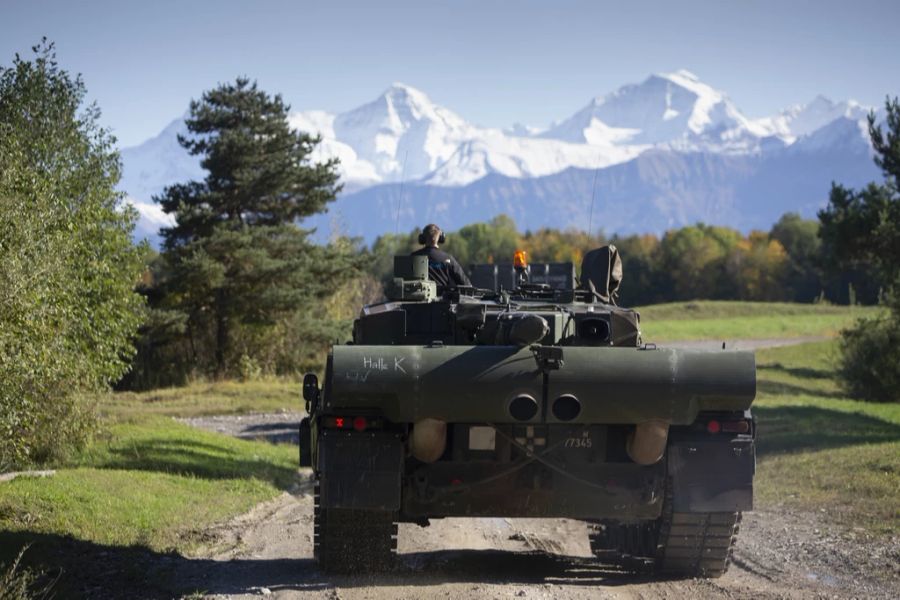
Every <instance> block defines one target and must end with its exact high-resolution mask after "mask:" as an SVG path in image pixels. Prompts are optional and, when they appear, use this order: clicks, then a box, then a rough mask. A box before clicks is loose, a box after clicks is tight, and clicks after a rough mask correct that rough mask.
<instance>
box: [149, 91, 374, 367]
mask: <svg viewBox="0 0 900 600" xmlns="http://www.w3.org/2000/svg"><path fill="white" fill-rule="evenodd" d="M288 110H289V106H288V105H286V104H285V103H284V102H283V101H282V99H281V96H279V95H275V96H274V97H273V96H270V95H268V94H267V93H266V92H264V91H262V90H259V89H258V88H257V85H256V83H255V82H254V83H251V82H250V81H249V80H248V79H244V78H239V79H237V81H236V82H235V83H233V84H231V83H230V84H224V85H220V86H219V87H217V88H215V89H213V90H210V91H208V92H206V93H204V94H203V97H202V98H201V100H199V101H193V102H191V107H190V117H189V118H188V119H187V128H188V131H189V135H186V136H183V137H179V142H180V143H181V145H182V146H183V147H184V148H186V149H187V150H188V151H189V152H190V153H191V154H193V155H199V156H201V157H202V161H201V165H202V166H203V168H204V169H206V171H207V172H208V174H207V176H206V178H205V180H204V181H202V182H196V181H192V182H188V183H184V184H179V185H174V186H171V187H169V188H167V189H166V190H165V192H164V193H163V195H162V197H160V198H157V201H158V202H160V204H161V205H162V207H163V209H164V210H165V211H166V212H168V213H170V214H172V215H173V216H174V217H175V219H176V223H175V225H174V226H173V227H171V228H168V229H164V230H163V236H164V240H165V242H164V258H165V259H166V262H167V263H168V265H169V267H170V269H169V277H168V279H167V281H165V282H164V285H165V286H166V288H167V291H166V301H165V305H167V307H168V308H178V309H179V310H181V311H183V312H184V313H186V315H187V331H188V333H189V335H190V336H191V348H192V349H193V350H192V352H193V353H194V355H193V357H192V358H193V360H194V362H195V363H201V364H202V363H203V362H204V358H203V356H201V354H202V349H203V348H204V347H212V348H213V352H212V354H213V360H214V367H215V371H216V373H217V374H218V375H220V376H222V375H225V374H226V373H227V371H228V368H229V366H233V364H234V363H235V360H236V357H235V356H232V353H231V345H232V338H233V332H234V330H235V328H236V327H240V326H266V325H273V324H274V323H275V322H276V321H277V320H278V319H279V318H280V317H283V316H284V315H286V314H288V313H290V312H292V311H294V310H297V309H298V307H308V306H309V303H310V302H311V301H314V300H316V299H319V298H322V297H323V296H324V295H326V294H327V293H328V292H329V291H331V290H333V289H334V287H333V286H334V285H336V284H337V283H339V282H340V281H343V279H344V278H345V277H347V276H350V275H355V274H356V265H355V263H354V260H353V258H352V257H351V256H349V255H347V253H341V252H337V251H335V250H334V249H333V248H329V247H323V246H317V245H315V244H313V243H311V242H310V241H309V239H308V236H309V231H306V230H303V229H301V228H300V227H298V226H297V224H296V222H297V221H298V220H299V219H302V218H303V217H307V216H310V215H312V214H315V213H318V212H321V211H323V210H325V208H326V206H327V204H328V202H331V201H332V200H334V199H335V195H336V194H337V192H338V191H339V190H340V186H339V185H338V183H337V181H338V176H337V173H336V171H335V167H336V165H337V161H336V160H328V161H325V162H320V163H315V164H313V163H311V161H310V153H311V152H312V150H313V149H314V147H315V145H316V144H317V143H319V139H318V138H315V137H311V136H310V135H308V134H306V133H301V132H296V131H294V130H292V129H291V127H290V125H289V123H288Z"/></svg>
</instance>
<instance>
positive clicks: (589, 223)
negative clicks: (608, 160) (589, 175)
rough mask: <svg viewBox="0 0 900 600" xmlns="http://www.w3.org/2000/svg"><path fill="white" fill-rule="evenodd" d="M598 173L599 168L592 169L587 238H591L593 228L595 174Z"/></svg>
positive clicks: (595, 188)
mask: <svg viewBox="0 0 900 600" xmlns="http://www.w3.org/2000/svg"><path fill="white" fill-rule="evenodd" d="M599 171H600V167H597V168H596V169H594V180H593V181H592V182H591V213H590V214H591V216H590V218H589V219H588V230H587V234H588V237H589V238H590V237H591V229H592V228H593V226H594V196H595V195H596V192H597V173H598V172H599Z"/></svg>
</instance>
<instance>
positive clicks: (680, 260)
mask: <svg viewBox="0 0 900 600" xmlns="http://www.w3.org/2000/svg"><path fill="white" fill-rule="evenodd" d="M818 228H819V224H818V222H817V221H814V220H805V219H802V218H801V217H800V216H798V215H796V214H790V213H789V214H787V215H785V216H784V217H782V219H781V220H780V221H779V222H778V223H777V224H776V225H775V226H774V227H773V228H772V230H771V231H770V232H768V233H766V232H762V231H752V232H750V233H749V234H747V235H743V234H741V233H740V232H739V231H737V230H734V229H730V228H727V227H717V226H710V225H704V224H702V223H700V224H697V225H689V226H686V227H682V228H680V229H672V230H670V231H667V232H666V233H665V235H663V236H662V238H660V237H657V236H656V235H653V234H643V235H629V236H613V237H612V238H609V239H606V238H604V236H603V235H599V236H593V235H588V234H587V233H585V232H584V231H579V230H576V229H568V230H559V229H551V228H542V229H539V230H537V231H526V232H524V233H521V232H519V231H518V230H517V229H516V226H515V223H514V222H513V221H512V219H510V218H509V217H507V216H505V215H501V216H499V217H496V218H494V219H493V220H492V221H490V222H487V223H474V224H471V225H467V226H465V227H462V228H460V229H459V230H458V231H454V232H448V233H447V243H446V245H445V246H444V248H445V249H446V250H447V251H448V252H450V253H452V254H454V255H455V256H456V257H457V259H458V260H459V261H460V263H462V264H463V265H470V264H475V263H490V262H496V263H510V262H511V261H512V255H513V252H514V250H515V249H523V250H525V251H526V252H527V253H528V257H529V260H531V261H532V262H569V261H571V262H573V263H574V264H575V265H576V267H578V266H580V264H581V259H582V257H583V256H584V254H585V253H586V252H587V251H589V250H591V249H593V248H596V247H598V246H601V245H603V244H606V243H613V244H615V245H616V246H617V247H618V248H619V253H620V255H621V257H622V261H623V267H624V272H625V282H624V285H623V287H622V289H621V302H622V303H623V304H625V305H627V306H640V305H646V304H652V303H658V302H671V301H676V300H693V299H701V298H709V299H721V300H725V299H739V300H788V301H800V302H812V301H813V300H815V299H817V298H818V297H819V296H820V295H821V294H822V293H823V292H825V291H828V292H829V293H832V292H833V290H831V289H830V288H829V289H828V290H826V289H825V288H826V283H827V282H826V281H825V280H824V279H823V277H822V276H821V270H820V269H819V267H818V264H819V259H820V256H819V249H820V245H819V240H818V235H817V234H818ZM417 234H418V230H414V231H411V232H409V233H405V234H402V235H383V236H380V237H378V238H377V239H376V240H375V242H374V243H373V245H372V247H371V255H372V260H371V262H370V265H371V266H370V269H371V271H370V272H371V273H372V275H373V276H374V277H376V278H378V279H381V280H382V281H386V280H387V279H389V278H390V277H391V269H392V264H393V263H392V258H393V256H394V255H395V254H404V253H408V252H410V251H412V250H414V249H416V248H417V247H418V244H417V242H416V237H417Z"/></svg>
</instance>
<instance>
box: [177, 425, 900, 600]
mask: <svg viewBox="0 0 900 600" xmlns="http://www.w3.org/2000/svg"><path fill="white" fill-rule="evenodd" d="M300 416H301V415H298V414H290V413H279V414H274V415H247V416H241V417H213V418H206V419H191V420H189V421H188V422H190V423H192V424H193V425H195V426H199V427H204V428H207V429H212V430H214V431H219V432H221V433H227V434H230V435H236V436H239V437H262V438H266V437H269V439H277V440H279V441H283V440H285V439H286V437H285V436H290V435H293V433H292V432H293V431H294V430H295V427H296V424H297V423H298V422H299V418H300ZM310 477H311V474H310V472H309V471H308V470H301V471H300V472H299V474H298V483H297V486H296V488H295V489H294V490H292V491H291V492H290V493H284V494H282V495H281V496H280V497H278V498H276V499H275V500H273V501H271V502H267V503H265V504H262V505H260V506H258V507H257V508H255V509H254V510H253V511H251V512H250V513H248V514H246V515H243V516H241V517H239V518H237V519H235V520H234V521H232V522H230V523H226V524H223V525H220V526H218V527H216V528H214V529H212V530H210V531H207V532H205V533H204V540H205V541H206V545H205V548H204V549H203V550H201V552H200V556H198V557H197V559H196V560H194V561H192V560H185V561H183V562H181V563H180V564H179V566H178V568H177V569H175V570H174V572H172V576H173V579H172V585H173V587H172V589H182V590H183V589H190V590H196V591H198V592H201V593H202V594H201V595H202V596H203V597H209V598H254V597H261V596H267V597H272V598H285V599H288V598H331V599H334V598H343V599H348V600H349V599H357V598H359V599H362V598H369V599H373V600H393V599H396V598H517V597H522V598H542V599H549V598H570V599H580V598H634V599H653V598H748V599H749V598H898V597H900V540H897V539H893V540H884V539H880V540H878V539H876V538H873V537H870V536H869V535H868V534H866V532H865V531H863V530H861V529H860V530H852V529H851V530H848V529H846V528H844V527H839V526H837V525H834V524H832V523H829V521H828V515H827V514H826V513H821V512H819V513H814V512H796V511H793V512H786V511H782V510H778V509H768V510H758V511H754V512H752V513H747V514H745V515H744V520H743V523H742V525H741V532H740V534H739V535H738V544H737V548H736V550H735V555H734V562H733V564H732V566H731V568H730V569H729V571H728V572H727V573H726V574H725V575H724V576H723V577H722V578H720V579H693V580H683V581H655V580H652V579H651V578H649V577H647V576H641V575H635V574H631V573H627V572H624V571H622V570H620V569H618V568H617V567H615V566H613V565H602V564H599V563H598V562H597V560H596V559H594V558H593V557H592V556H591V554H590V550H589V547H588V538H587V536H588V525H587V524H586V523H583V522H580V521H574V520H569V519H498V518H492V519H486V518H473V519H444V520H435V521H432V524H431V526H430V527H427V528H422V527H419V526H417V525H409V524H401V525H400V536H399V540H400V541H399V548H398V560H397V564H396V567H395V569H394V571H393V572H391V573H388V574H384V575H379V576H356V577H353V576H350V577H346V576H327V575H324V574H322V573H321V572H320V571H319V570H318V569H317V567H316V564H315V562H314V561H313V558H312V518H313V516H312V515H313V513H312V481H311V479H310Z"/></svg>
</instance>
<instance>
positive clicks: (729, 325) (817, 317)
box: [638, 300, 877, 342]
mask: <svg viewBox="0 0 900 600" xmlns="http://www.w3.org/2000/svg"><path fill="white" fill-rule="evenodd" d="M638 311H639V312H640V313H641V330H642V332H643V338H644V341H648V342H666V341H672V340H723V341H724V340H734V339H763V338H796V337H820V336H833V335H835V334H837V333H838V332H839V331H840V330H841V329H843V328H844V327H846V326H847V325H850V324H851V323H853V321H855V320H856V319H858V318H860V317H863V316H867V315H872V314H874V312H875V311H877V309H876V308H873V307H863V306H834V305H830V304H788V303H781V302H731V301H711V300H703V301H696V302H675V303H671V304H658V305H655V306H647V307H644V308H639V309H638Z"/></svg>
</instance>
